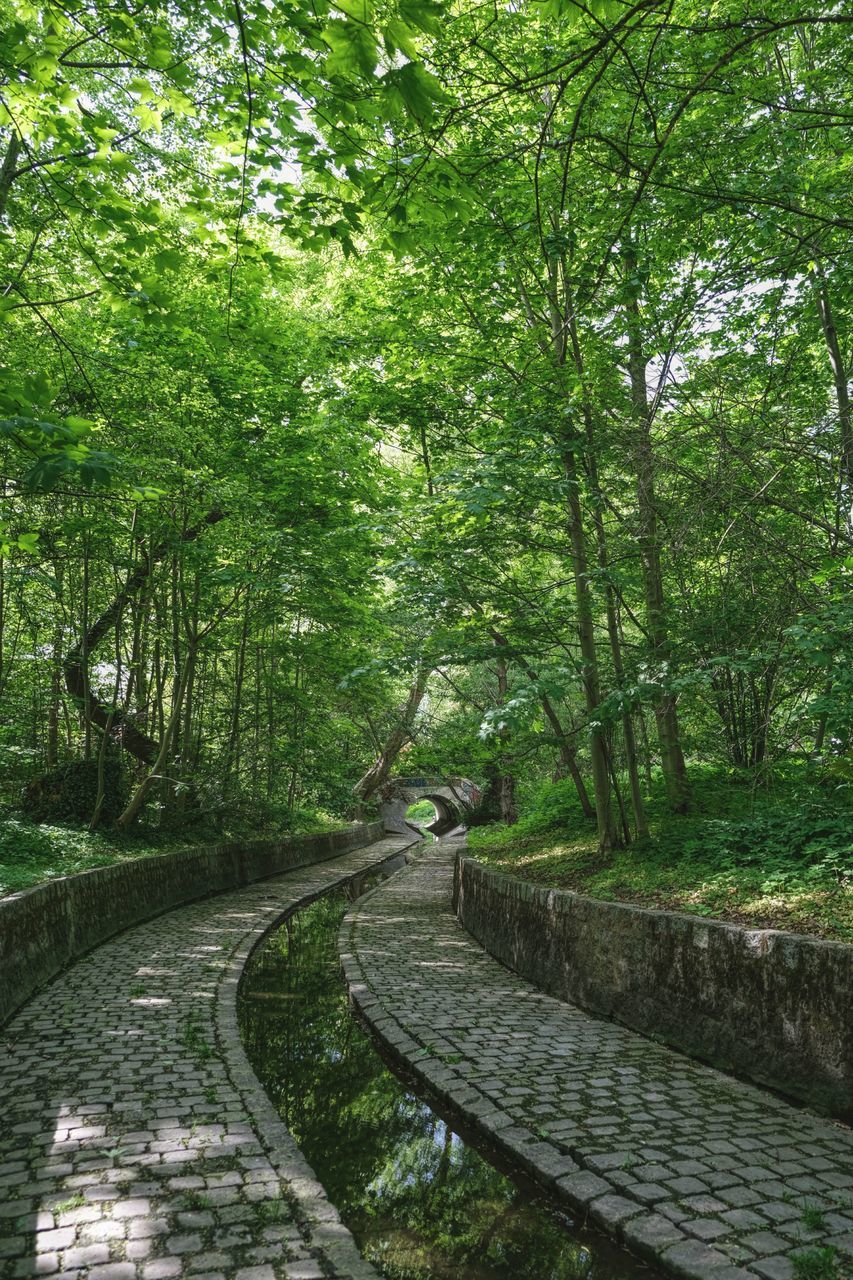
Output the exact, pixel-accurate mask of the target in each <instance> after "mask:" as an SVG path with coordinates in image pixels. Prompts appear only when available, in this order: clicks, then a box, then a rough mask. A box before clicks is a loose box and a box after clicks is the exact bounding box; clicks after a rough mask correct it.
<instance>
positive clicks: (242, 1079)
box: [0, 837, 410, 1280]
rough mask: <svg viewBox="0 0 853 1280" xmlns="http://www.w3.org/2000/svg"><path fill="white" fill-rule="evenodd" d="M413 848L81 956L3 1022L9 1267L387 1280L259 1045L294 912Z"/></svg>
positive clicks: (354, 857) (328, 870)
mask: <svg viewBox="0 0 853 1280" xmlns="http://www.w3.org/2000/svg"><path fill="white" fill-rule="evenodd" d="M408 843H410V841H407V840H406V839H405V838H401V837H394V838H391V839H386V840H381V841H378V842H377V843H374V844H372V845H369V846H367V847H365V848H362V849H358V850H355V851H354V852H351V853H348V854H345V855H342V856H341V857H339V858H335V859H334V860H330V861H328V862H321V863H318V864H316V865H314V866H311V867H304V868H300V869H297V870H294V871H290V872H288V873H286V874H285V875H282V876H277V877H276V878H275V879H272V880H266V881H261V882H259V883H257V884H254V885H251V886H250V887H248V888H245V889H241V890H238V891H235V892H233V893H227V894H222V895H219V896H217V897H213V898H207V899H205V900H204V901H201V902H197V903H194V904H192V905H190V906H187V907H182V908H180V909H179V910H176V911H172V912H169V913H168V914H167V915H163V916H160V917H158V918H157V919H155V920H152V921H149V922H147V923H146V924H142V925H139V926H137V927H136V928H133V929H130V930H128V931H127V932H126V933H123V934H121V935H120V936H119V937H117V938H115V939H114V940H112V941H110V942H107V943H105V944H104V945H103V946H100V947H98V948H97V949H96V950H95V951H94V952H92V953H91V954H90V955H89V956H87V957H85V958H84V959H82V960H80V961H78V962H77V963H76V964H75V965H73V966H72V967H71V968H70V969H69V970H68V971H67V973H65V974H64V975H62V976H61V977H60V978H58V979H57V980H56V981H55V982H54V983H52V984H51V985H50V986H49V987H47V988H46V989H45V990H44V991H43V992H42V993H41V994H40V995H39V996H37V997H36V998H35V999H33V1000H31V1001H30V1002H29V1003H28V1004H27V1005H26V1006H25V1007H24V1008H23V1009H22V1010H21V1012H20V1013H18V1014H17V1015H16V1016H15V1017H14V1018H13V1019H12V1020H11V1022H10V1023H8V1024H7V1026H6V1027H5V1029H4V1031H3V1032H2V1033H0V1035H2V1038H0V1275H2V1276H7V1275H8V1276H11V1277H27V1276H43V1277H49V1278H50V1280H58V1277H59V1276H62V1277H63V1280H171V1277H178V1276H180V1277H189V1278H191V1280H203V1278H205V1277H206V1278H208V1280H214V1278H216V1280H231V1278H232V1277H233V1278H236V1280H314V1278H315V1277H322V1276H336V1277H352V1278H353V1280H368V1278H372V1280H376V1272H375V1271H374V1270H373V1268H372V1267H370V1266H368V1265H367V1264H366V1263H364V1262H363V1261H362V1260H361V1259H360V1258H359V1256H358V1253H357V1251H356V1248H355V1245H354V1243H353V1241H352V1238H351V1237H350V1235H349V1233H348V1232H347V1231H346V1230H345V1229H344V1228H343V1227H342V1226H341V1224H340V1221H339V1219H338V1217H337V1214H336V1213H335V1211H334V1209H333V1208H332V1206H331V1205H330V1204H329V1203H328V1201H327V1200H326V1199H325V1197H324V1195H323V1192H322V1189H321V1188H320V1187H319V1186H318V1185H317V1183H316V1182H315V1181H314V1180H313V1176H312V1174H311V1170H310V1169H309V1168H308V1166H307V1165H306V1163H305V1161H304V1159H303V1158H302V1156H301V1155H300V1153H299V1150H298V1148H297V1147H296V1146H295V1144H294V1142H293V1140H292V1139H291V1138H290V1136H289V1134H288V1133H287V1130H286V1129H285V1128H284V1126H283V1125H282V1123H281V1122H280V1120H279V1119H278V1117H277V1115H276V1114H275V1112H274V1111H273V1109H272V1107H271V1105H270V1103H269V1102H268V1100H267V1098H266V1095H265V1094H264V1093H263V1091H262V1090H261V1087H260V1085H259V1084H258V1082H257V1079H256V1078H255V1076H254V1073H253V1072H252V1071H251V1068H250V1067H249V1065H248V1062H247V1060H246V1058H245V1056H244V1054H243V1050H242V1047H241V1046H240V1042H239V1037H238V1031H237V1023H236V987H237V983H238V981H239V976H240V972H241V970H242V966H243V964H244V962H245V960H246V958H247V956H248V954H249V952H250V951H251V949H252V947H253V945H254V943H255V942H256V941H257V939H258V938H259V937H260V936H261V934H262V933H263V932H264V931H265V930H266V928H267V927H268V926H270V925H271V924H272V923H273V922H274V921H275V920H276V919H277V918H278V917H279V916H280V915H281V914H282V913H283V912H285V911H287V910H288V909H289V908H291V907H292V906H294V905H296V904H297V903H298V902H299V901H300V900H304V899H309V898H311V897H314V896H316V895H317V894H318V893H321V892H323V891H324V890H325V889H328V888H331V887H332V886H334V885H335V884H338V883H340V882H341V881H342V880H346V879H349V878H350V877H352V876H353V875H354V874H355V873H357V872H358V871H360V870H363V869H366V868H368V867H371V866H374V865H376V864H377V863H378V862H380V861H382V860H383V859H386V858H388V857H390V856H391V855H392V854H393V853H395V852H397V851H400V850H402V849H403V848H405V847H406V845H407V844H408Z"/></svg>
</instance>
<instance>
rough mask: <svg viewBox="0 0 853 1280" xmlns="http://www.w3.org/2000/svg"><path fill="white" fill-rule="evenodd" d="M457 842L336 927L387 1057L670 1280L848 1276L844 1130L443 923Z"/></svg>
mask: <svg viewBox="0 0 853 1280" xmlns="http://www.w3.org/2000/svg"><path fill="white" fill-rule="evenodd" d="M454 844H455V842H453V841H443V842H441V843H440V844H439V845H435V846H429V847H427V848H425V849H423V850H422V851H421V853H420V854H419V856H418V858H417V860H416V862H415V864H414V865H413V866H411V867H409V868H408V869H407V870H406V871H404V872H402V873H401V874H400V875H398V876H395V877H394V878H393V879H391V880H389V881H388V882H387V883H385V884H382V885H380V886H379V887H378V888H377V889H374V890H373V891H372V893H370V894H368V895H366V896H365V897H364V898H363V899H362V900H361V901H360V902H359V903H358V904H357V905H356V906H355V907H354V908H353V910H352V912H351V913H350V915H349V916H348V918H347V921H345V924H344V928H343V930H342V933H341V950H342V958H343V963H344V969H345V972H346V974H347V978H348V981H349V983H350V987H351V990H352V993H353V997H354V999H355V1002H356V1004H357V1005H358V1006H359V1008H360V1010H361V1012H362V1014H363V1015H364V1017H365V1018H366V1019H367V1021H368V1023H370V1024H371V1025H372V1026H373V1028H374V1030H375V1031H376V1033H377V1034H378V1035H379V1037H380V1038H381V1039H382V1040H383V1041H384V1042H385V1043H386V1044H387V1045H388V1047H389V1048H390V1049H391V1051H392V1052H393V1053H395V1054H396V1055H397V1056H398V1057H399V1058H400V1059H402V1060H403V1061H404V1062H405V1063H406V1064H407V1065H408V1066H409V1068H410V1069H411V1070H413V1071H414V1073H415V1074H416V1075H417V1076H419V1077H420V1078H421V1079H422V1080H423V1081H424V1082H425V1084H426V1085H427V1087H429V1088H430V1089H432V1090H433V1091H434V1092H435V1093H436V1094H437V1096H438V1097H439V1098H441V1099H443V1100H444V1101H445V1103H447V1104H449V1105H450V1106H451V1107H453V1108H454V1109H455V1110H457V1112H459V1113H461V1114H462V1115H463V1116H464V1117H465V1119H466V1120H467V1121H468V1123H469V1124H471V1125H472V1126H473V1127H474V1128H479V1130H480V1131H481V1132H482V1133H483V1134H484V1135H485V1136H487V1137H488V1138H489V1140H490V1141H492V1142H494V1143H496V1144H497V1145H498V1147H499V1148H501V1149H503V1151H504V1152H505V1153H506V1154H507V1155H509V1156H510V1157H511V1158H514V1159H515V1160H516V1161H518V1162H519V1163H520V1164H521V1165H522V1166H523V1167H524V1168H525V1169H526V1171H527V1172H528V1173H529V1174H531V1175H532V1176H533V1177H535V1178H537V1179H538V1180H539V1181H540V1182H541V1183H542V1184H543V1185H545V1186H547V1187H548V1188H549V1189H550V1190H551V1191H552V1192H555V1193H556V1194H557V1195H558V1196H561V1197H562V1198H563V1199H564V1200H565V1201H566V1202H567V1203H568V1204H569V1205H570V1206H571V1207H572V1208H573V1209H574V1210H575V1211H582V1212H584V1213H587V1214H588V1215H589V1217H590V1218H591V1219H592V1220H593V1221H595V1222H596V1223H597V1224H598V1225H599V1226H602V1227H604V1228H605V1229H607V1230H608V1231H610V1232H612V1233H613V1234H614V1235H616V1236H617V1237H618V1238H619V1239H621V1240H622V1241H623V1242H624V1243H625V1244H626V1245H627V1246H628V1247H629V1248H631V1249H632V1250H633V1251H634V1252H636V1253H639V1254H641V1255H642V1256H645V1257H647V1258H649V1259H650V1260H653V1261H654V1262H656V1263H657V1264H659V1265H660V1266H662V1267H664V1268H665V1269H666V1270H668V1271H669V1272H670V1273H672V1274H674V1275H677V1276H681V1277H686V1278H689V1280H752V1278H754V1277H760V1278H761V1280H836V1278H837V1277H849V1276H851V1275H853V1265H851V1264H853V1209H851V1191H853V1133H851V1131H850V1130H849V1129H848V1128H846V1127H844V1126H842V1125H840V1124H839V1125H836V1124H833V1123H831V1122H830V1121H827V1120H824V1119H822V1118H820V1117H818V1116H816V1115H814V1114H812V1113H810V1112H808V1111H805V1110H799V1109H797V1108H795V1107H793V1106H791V1105H789V1104H787V1103H785V1102H784V1101H782V1100H781V1099H779V1098H777V1097H775V1096H774V1095H771V1094H768V1093H765V1092H763V1091H762V1090H760V1089H758V1088H756V1087H755V1086H752V1085H749V1084H744V1083H741V1082H739V1081H737V1080H734V1079H732V1078H731V1077H729V1076H726V1075H723V1074H721V1073H720V1072H717V1071H714V1070H712V1069H711V1068H709V1067H705V1066H702V1065H701V1064H699V1063H697V1062H693V1061H691V1060H690V1059H688V1058H686V1057H683V1056H681V1055H679V1054H677V1053H675V1052H673V1051H671V1050H669V1049H666V1048H664V1047H662V1046H660V1045H657V1044H654V1043H652V1042H651V1041H649V1040H646V1039H644V1038H643V1037H641V1036H639V1035H637V1034H636V1033H634V1032H631V1031H628V1030H627V1029H625V1028H622V1027H619V1026H617V1025H615V1024H613V1023H608V1022H604V1021H602V1020H599V1019H596V1018H593V1017H591V1016H589V1015H587V1014H585V1013H583V1012H582V1011H581V1010H579V1009H576V1008H574V1007H573V1006H571V1005H566V1004H562V1003H561V1002H560V1001H557V1000H554V999H552V998H551V997H549V996H545V995H543V994H542V993H541V992H538V991H537V990H536V989H535V988H533V987H532V986H531V985H530V984H529V983H527V982H525V981H523V980H522V979H521V978H519V977H517V976H516V975H515V974H512V973H511V972H510V971H509V970H507V969H505V968H503V967H502V966H501V965H500V964H498V963H497V961H495V960H493V959H492V958H491V957H490V956H488V955H487V953H486V952H485V951H483V949H482V948H481V947H480V946H479V945H478V944H477V943H476V942H474V940H473V939H472V938H470V937H469V936H468V935H467V934H466V933H465V932H464V931H463V930H462V929H461V927H460V926H459V925H458V923H457V921H456V920H455V918H454V916H453V915H452V912H451V906H450V899H451V892H452V873H453V858H454V853H455V848H454ZM456 847H458V844H456Z"/></svg>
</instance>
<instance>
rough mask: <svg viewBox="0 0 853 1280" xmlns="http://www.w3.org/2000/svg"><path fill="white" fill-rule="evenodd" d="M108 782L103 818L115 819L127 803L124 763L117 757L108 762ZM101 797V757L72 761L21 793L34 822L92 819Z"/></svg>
mask: <svg viewBox="0 0 853 1280" xmlns="http://www.w3.org/2000/svg"><path fill="white" fill-rule="evenodd" d="M104 784H105V793H104V805H103V809H102V810H101V818H102V821H104V822H111V821H113V820H114V819H115V818H117V817H118V816H119V814H120V813H121V812H122V810H123V809H124V807H125V805H126V804H127V789H126V787H125V785H124V778H123V776H122V771H121V766H120V764H119V762H118V760H116V759H114V758H108V759H107V760H106V761H105V762H104ZM97 798H98V762H97V760H72V761H71V762H70V763H69V764H61V765H58V766H57V767H56V768H55V769H51V770H49V771H48V772H47V773H45V774H42V776H41V777H40V778H34V779H33V781H32V782H30V783H28V784H27V786H26V787H25V788H24V791H23V794H22V796H21V808H22V809H23V811H24V813H25V814H26V815H27V817H28V818H31V819H32V820H33V821H34V822H63V821H64V822H88V821H89V820H90V819H91V817H92V814H93V813H94V811H95V803H96V801H97Z"/></svg>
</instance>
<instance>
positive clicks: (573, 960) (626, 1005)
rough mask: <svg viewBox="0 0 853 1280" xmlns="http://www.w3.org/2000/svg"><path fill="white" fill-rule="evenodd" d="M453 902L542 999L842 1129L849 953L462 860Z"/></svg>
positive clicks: (852, 1097)
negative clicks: (706, 1065)
mask: <svg viewBox="0 0 853 1280" xmlns="http://www.w3.org/2000/svg"><path fill="white" fill-rule="evenodd" d="M455 903H456V911H457V915H458V917H459V920H460V921H461V923H462V924H463V925H464V927H465V928H466V929H467V930H468V931H469V933H471V934H472V935H473V936H474V937H475V938H476V939H477V940H478V942H480V943H481V944H482V945H483V946H484V947H485V948H486V950H487V951H489V952H490V953H491V954H492V955H493V956H494V957H495V958H496V959H498V960H500V961H502V962H503V963H504V964H506V965H508V966H509V967H510V968H511V969H514V970H515V971H516V972H517V973H519V974H521V975H522V976H523V977H525V978H527V979H528V980H529V981H531V982H534V983H535V984H536V985H537V986H539V987H541V988H542V989H543V990H544V991H546V992H548V993H549V994H551V995H555V996H557V997H558V998H559V999H561V1000H567V1001H571V1002H572V1003H574V1004H577V1005H580V1007H581V1008H583V1009H587V1010H589V1011H590V1012H592V1013H596V1014H600V1015H602V1016H604V1017H606V1018H611V1019H613V1020H614V1021H617V1022H620V1023H622V1024H624V1025H625V1026H627V1027H631V1028H633V1029H634V1030H635V1031H639V1032H641V1033H642V1034H643V1035H646V1036H649V1037H651V1038H653V1039H656V1040H660V1041H663V1042H664V1043H666V1044H669V1045H672V1046H673V1047H674V1048H676V1049H680V1050H682V1051H683V1052H685V1053H688V1054H691V1055H693V1056H695V1057H697V1058H701V1059H703V1060H704V1061H706V1062H710V1063H712V1064H713V1065H714V1066H717V1067H721V1068H722V1069H724V1070H728V1071H733V1072H735V1073H737V1074H738V1075H741V1076H746V1077H748V1078H750V1079H752V1080H756V1081H758V1082H759V1083H761V1084H765V1085H769V1086H770V1087H772V1088H774V1089H777V1090H779V1091H780V1092H781V1093H783V1094H786V1095H787V1096H789V1097H793V1098H796V1099H799V1100H800V1101H802V1102H806V1103H808V1104H809V1105H810V1106H812V1107H814V1108H816V1109H817V1110H820V1111H823V1112H826V1113H829V1114H830V1115H835V1116H838V1117H840V1118H842V1119H845V1120H847V1121H848V1122H850V1121H853V946H848V945H846V944H845V943H841V942H823V941H820V940H819V939H814V938H807V937H803V936H800V935H798V934H793V933H782V932H780V931H778V930H775V929H745V928H742V927H740V926H738V925H732V924H726V923H724V922H723V921H720V920H704V919H701V918H699V917H697V916H692V915H686V914H682V913H679V912H673V911H650V910H646V909H645V908H642V907H635V906H631V905H629V904H625V903H615V902H600V901H597V900H595V899H592V898H586V897H582V896H581V895H579V894H576V893H570V892H560V891H557V890H553V889H546V888H540V887H539V886H536V885H533V884H529V883H527V882H526V881H523V880H518V879H516V878H514V877H512V876H506V875H502V874H500V873H499V872H496V871H493V870H491V869H490V868H487V867H484V866H482V865H481V864H479V863H477V862H475V861H474V860H473V859H471V858H466V857H460V858H459V859H458V861H457V866H456V887H455Z"/></svg>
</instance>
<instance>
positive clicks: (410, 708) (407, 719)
mask: <svg viewBox="0 0 853 1280" xmlns="http://www.w3.org/2000/svg"><path fill="white" fill-rule="evenodd" d="M429 676H430V672H429V669H428V668H427V667H424V666H418V668H417V669H416V671H415V677H414V680H413V681H412V684H411V687H410V689H409V696H408V697H407V698H406V701H405V702H404V703H403V704H402V706H400V707H398V709H397V717H396V723H395V725H394V728H393V729H392V730H391V732H390V733H389V735H388V737H387V739H386V741H385V745H384V747H383V748H382V750H381V751H380V753H379V755H378V756H377V758H376V759H375V760H374V762H373V764H372V765H371V766H370V768H369V769H368V770H367V773H365V774H364V776H363V777H361V778H359V780H358V782H357V783H356V784H355V786H354V787H353V789H352V790H353V795H354V796H356V797H357V799H358V800H360V801H361V802H362V804H364V803H365V801H367V800H369V799H370V797H371V796H372V795H374V794H375V792H377V791H378V790H379V788H380V787H382V786H384V784H385V783H386V782H387V781H388V775H389V774H390V772H391V770H392V769H393V767H394V764H395V762H396V759H397V756H398V755H399V754H400V752H401V750H402V749H403V747H404V746H405V745H406V743H407V742H409V741H410V740H411V736H412V725H413V723H414V719H415V716H416V714H417V711H418V708H419V707H420V705H421V703H422V702H423V698H424V694H425V693H426V687H427V681H428V680H429Z"/></svg>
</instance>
